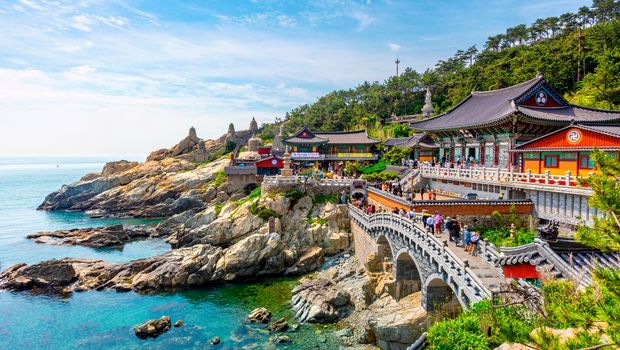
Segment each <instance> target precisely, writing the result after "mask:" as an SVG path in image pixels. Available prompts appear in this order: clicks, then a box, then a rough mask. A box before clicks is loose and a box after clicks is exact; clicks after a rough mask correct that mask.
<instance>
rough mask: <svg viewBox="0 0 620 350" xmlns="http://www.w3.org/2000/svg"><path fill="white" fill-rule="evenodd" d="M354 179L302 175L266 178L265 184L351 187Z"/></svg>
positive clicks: (264, 179)
mask: <svg viewBox="0 0 620 350" xmlns="http://www.w3.org/2000/svg"><path fill="white" fill-rule="evenodd" d="M352 181H353V179H315V178H309V177H306V176H302V175H292V176H281V175H273V176H265V177H264V178H263V182H266V183H268V184H271V185H296V184H303V183H306V184H315V185H320V186H326V187H346V186H351V183H352Z"/></svg>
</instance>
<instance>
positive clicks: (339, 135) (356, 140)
mask: <svg viewBox="0 0 620 350" xmlns="http://www.w3.org/2000/svg"><path fill="white" fill-rule="evenodd" d="M283 142H284V143H286V144H333V145H374V144H377V143H379V142H380V141H379V140H377V139H373V138H371V137H369V136H368V134H367V133H366V130H357V131H333V132H316V133H315V132H312V131H310V130H309V129H308V128H306V127H303V128H302V129H301V130H299V131H298V132H296V133H295V134H294V135H293V136H291V137H289V138H286V139H284V140H283Z"/></svg>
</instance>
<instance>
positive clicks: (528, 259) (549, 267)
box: [497, 238, 620, 285]
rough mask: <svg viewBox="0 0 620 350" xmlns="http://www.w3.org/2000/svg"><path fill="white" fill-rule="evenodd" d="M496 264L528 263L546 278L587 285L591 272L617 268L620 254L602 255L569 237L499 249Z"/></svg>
mask: <svg viewBox="0 0 620 350" xmlns="http://www.w3.org/2000/svg"><path fill="white" fill-rule="evenodd" d="M497 263H498V264H500V265H502V266H510V265H522V264H530V265H534V266H536V268H537V269H538V270H540V271H541V272H542V271H544V272H546V273H547V274H549V275H550V276H549V277H555V278H560V277H562V278H570V279H573V280H576V281H580V282H581V283H582V284H584V285H588V284H589V283H591V280H592V277H591V276H592V270H594V269H596V268H599V267H608V268H615V269H617V268H620V254H618V253H606V252H601V251H599V250H596V249H593V248H590V247H587V246H584V245H583V244H580V243H579V242H576V241H575V240H573V239H570V238H558V239H557V241H555V242H550V241H543V240H541V239H538V238H537V239H535V240H534V243H529V244H525V245H522V246H519V247H514V248H502V254H501V255H500V257H499V258H498V259H497Z"/></svg>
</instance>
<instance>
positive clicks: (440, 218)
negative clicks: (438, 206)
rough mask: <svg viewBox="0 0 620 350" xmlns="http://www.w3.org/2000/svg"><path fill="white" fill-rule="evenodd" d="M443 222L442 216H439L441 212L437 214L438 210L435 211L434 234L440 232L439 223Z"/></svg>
mask: <svg viewBox="0 0 620 350" xmlns="http://www.w3.org/2000/svg"><path fill="white" fill-rule="evenodd" d="M442 222H443V218H442V217H441V214H439V212H438V211H436V212H435V221H434V224H435V226H434V233H435V235H440V234H441V223H442Z"/></svg>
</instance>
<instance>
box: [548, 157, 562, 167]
mask: <svg viewBox="0 0 620 350" xmlns="http://www.w3.org/2000/svg"><path fill="white" fill-rule="evenodd" d="M545 167H546V168H559V167H560V156H558V155H557V154H547V155H545Z"/></svg>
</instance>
